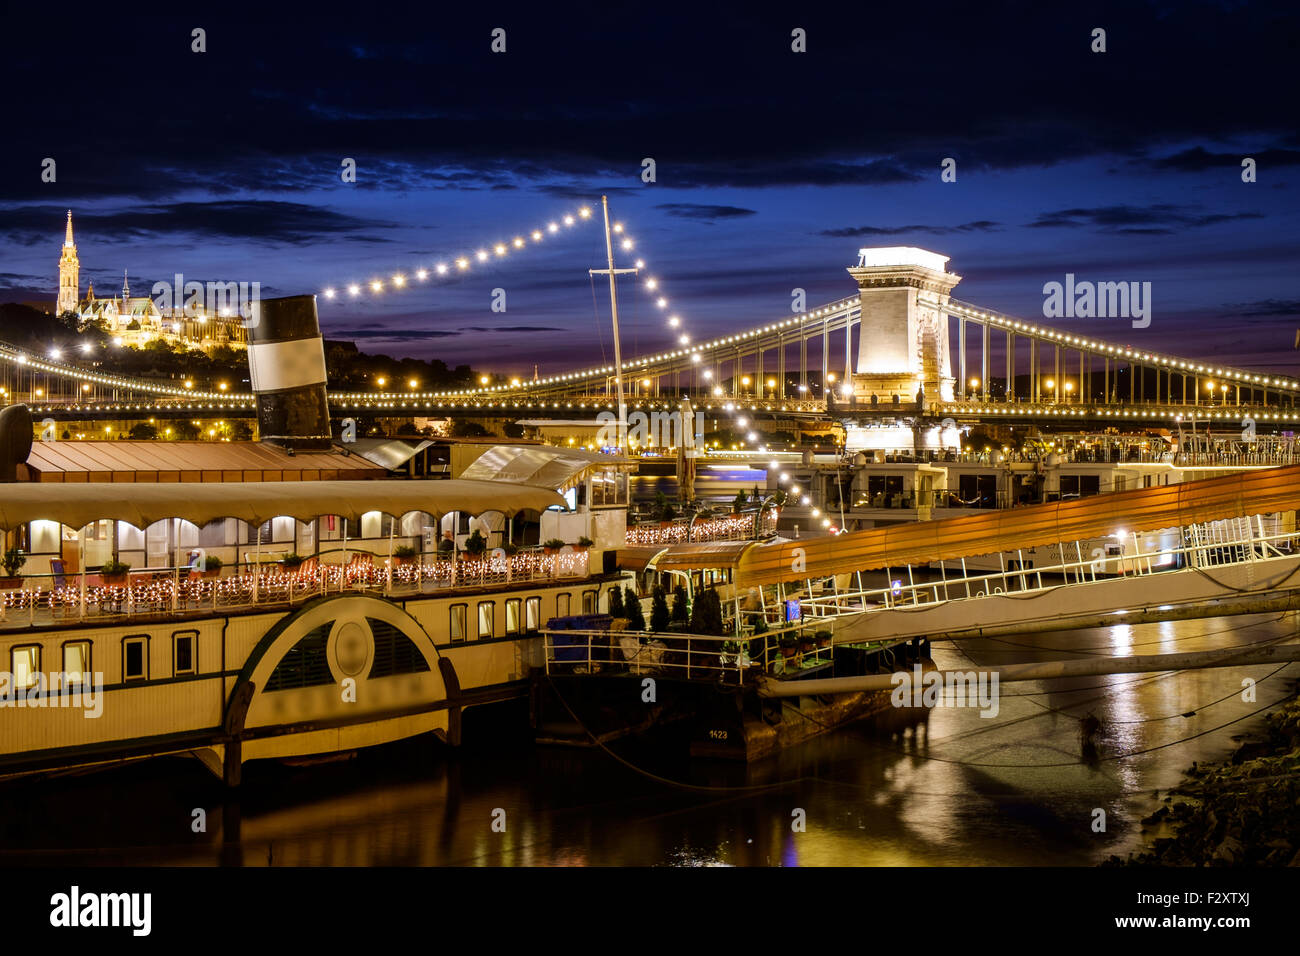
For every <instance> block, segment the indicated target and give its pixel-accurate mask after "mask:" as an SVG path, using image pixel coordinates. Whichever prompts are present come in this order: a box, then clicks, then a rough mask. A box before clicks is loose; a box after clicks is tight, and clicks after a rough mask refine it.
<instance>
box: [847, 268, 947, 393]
mask: <svg viewBox="0 0 1300 956" xmlns="http://www.w3.org/2000/svg"><path fill="white" fill-rule="evenodd" d="M947 262H948V257H947V256H941V255H937V254H935V253H933V252H927V251H926V250H924V249H916V248H913V247H911V246H892V247H888V248H874V249H861V250H859V251H858V264H857V266H856V267H855V268H851V269H849V275H851V276H853V278H854V280H855V281H856V282H857V284H858V290H859V297H860V298H861V300H862V327H861V338H860V342H859V344H858V362H857V367H856V369H855V371H854V375H853V393H854V398H855V399H856V402H857V404H858V406H859V407H863V406H866V407H868V408H869V407H871V396H872V395H875V396H876V398H877V402H878V406H877V407H880V406H893V405H894V396H895V395H897V396H898V403H899V404H900V405H904V406H911V407H912V408H915V407H916V396H917V392H918V391H919V390H922V389H923V390H924V392H925V398H926V401H927V402H931V401H937V400H942V401H949V402H950V401H952V400H953V382H954V379H953V376H952V357H951V352H950V351H949V349H948V316H947V313H946V312H945V311H944V310H945V307H946V306H947V304H948V294H949V293H950V292H951V291H952V289H953V287H954V286H956V285H957V283H958V282H960V281H961V276H959V275H955V274H953V273H951V272H949V271H947V268H946V266H947Z"/></svg>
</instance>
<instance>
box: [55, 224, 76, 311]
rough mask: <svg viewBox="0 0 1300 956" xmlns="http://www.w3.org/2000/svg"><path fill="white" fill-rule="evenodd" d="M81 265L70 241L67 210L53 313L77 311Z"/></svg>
mask: <svg viewBox="0 0 1300 956" xmlns="http://www.w3.org/2000/svg"><path fill="white" fill-rule="evenodd" d="M80 277H81V263H80V262H79V261H78V259H77V246H76V243H74V242H73V241H72V210H71V209H69V210H68V222H67V226H66V229H65V232H64V239H63V251H62V254H61V255H60V256H59V297H58V301H57V302H55V305H54V312H55V314H56V315H63V314H64V313H65V312H75V311H77V299H78V298H79V297H80V296H79V294H78V292H77V290H78V289H79V288H81V286H80V282H81V278H80Z"/></svg>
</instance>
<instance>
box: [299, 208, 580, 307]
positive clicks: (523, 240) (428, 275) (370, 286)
mask: <svg viewBox="0 0 1300 956" xmlns="http://www.w3.org/2000/svg"><path fill="white" fill-rule="evenodd" d="M591 218H592V214H591V207H590V206H581V207H579V208H578V209H576V210H574V211H572V212H566V213H564V214H563V215H562V216H560V217H559V218H557V219H552V220H550V221H549V222H547V223H546V225H544V226H540V227H538V228H535V229H530V230H526V231H524V232H521V233H516V234H515V236H514V238H512V239H508V240H498V241H496V242H491V243H488V244H487V245H485V246H479V247H478V248H477V249H476V250H474V251H473V252H464V253H461V254H460V255H457V256H451V257H448V258H445V259H439V260H436V261H434V262H432V263H428V264H425V265H420V266H417V267H416V268H414V269H412V270H410V271H409V272H403V271H400V270H399V271H397V272H393V273H391V274H389V275H387V276H385V277H383V278H380V277H377V276H376V277H372V278H370V279H368V280H366V281H365V282H360V281H356V280H353V281H351V282H346V283H343V284H342V285H340V286H332V285H331V286H327V287H325V288H324V289H322V290H321V292H320V294H321V296H323V297H324V298H326V299H329V300H333V299H336V298H341V299H346V300H355V299H359V298H361V297H362V296H365V295H371V296H376V295H381V294H383V293H385V292H389V291H399V292H400V291H402V290H404V289H409V288H411V287H412V286H413V285H416V284H422V283H427V282H428V281H429V280H430V279H434V280H435V281H436V280H437V279H439V278H446V277H448V276H459V275H465V274H467V273H468V272H469V271H470V270H471V269H473V268H475V267H477V266H482V265H483V264H485V263H489V262H496V261H499V260H501V259H504V258H505V257H506V256H508V255H510V254H511V253H512V252H518V251H519V250H521V249H525V248H528V247H529V246H530V245H532V246H536V245H538V244H540V243H542V242H544V241H546V239H547V238H548V237H551V236H555V235H558V234H559V233H561V232H563V231H565V230H567V229H570V228H572V227H573V226H575V225H578V224H579V223H582V222H588V221H590V220H591Z"/></svg>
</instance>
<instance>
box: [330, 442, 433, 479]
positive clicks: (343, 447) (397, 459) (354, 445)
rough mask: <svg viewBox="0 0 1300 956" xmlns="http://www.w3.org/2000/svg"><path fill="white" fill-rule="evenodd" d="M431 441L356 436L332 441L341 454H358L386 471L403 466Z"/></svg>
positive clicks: (395, 469)
mask: <svg viewBox="0 0 1300 956" xmlns="http://www.w3.org/2000/svg"><path fill="white" fill-rule="evenodd" d="M432 444H433V442H431V441H422V442H420V443H419V444H418V445H410V444H408V443H406V442H404V441H402V440H401V439H398V438H358V439H357V440H356V441H352V442H337V441H336V442H334V448H335V450H336V451H338V452H339V453H340V454H343V455H360V456H361V457H362V458H364V459H365V460H366V461H368V462H370V463H371V464H374V465H378V466H379V467H381V468H385V469H387V470H388V471H397V469H399V468H405V467H406V463H407V462H408V461H410V460H411V459H412V458H414V457H415V456H416V455H418V454H419V453H420V452H422V451H424V450H425V449H426V448H428V447H429V446H430V445H432Z"/></svg>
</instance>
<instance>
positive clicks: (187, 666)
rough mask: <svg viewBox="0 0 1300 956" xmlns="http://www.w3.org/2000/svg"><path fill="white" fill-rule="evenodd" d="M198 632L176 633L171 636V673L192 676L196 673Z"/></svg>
mask: <svg viewBox="0 0 1300 956" xmlns="http://www.w3.org/2000/svg"><path fill="white" fill-rule="evenodd" d="M198 639H199V632H198V631H177V632H176V633H175V634H173V635H172V672H173V673H175V674H194V673H197V672H198V669H199V665H198V654H197V651H198V647H197V644H198Z"/></svg>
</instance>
